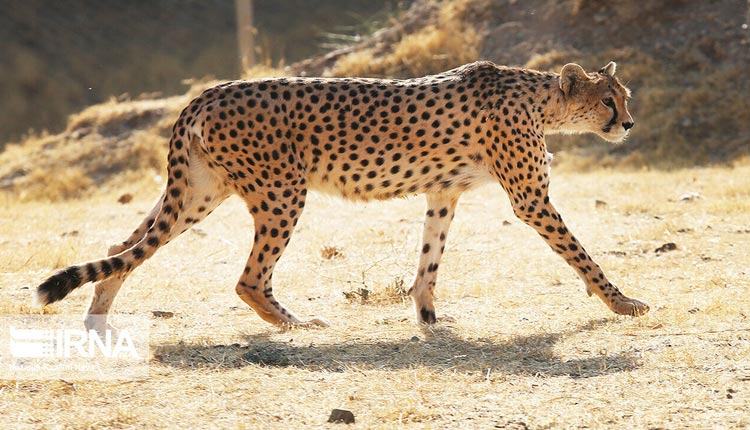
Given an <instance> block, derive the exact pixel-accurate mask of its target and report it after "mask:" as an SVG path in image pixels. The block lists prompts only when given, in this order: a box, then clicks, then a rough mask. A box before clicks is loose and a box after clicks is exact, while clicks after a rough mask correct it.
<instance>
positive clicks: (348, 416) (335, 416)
mask: <svg viewBox="0 0 750 430" xmlns="http://www.w3.org/2000/svg"><path fill="white" fill-rule="evenodd" d="M328 422H329V423H344V424H353V423H354V414H353V413H352V411H347V410H346V409H334V410H332V411H331V416H330V417H328Z"/></svg>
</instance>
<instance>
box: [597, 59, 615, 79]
mask: <svg viewBox="0 0 750 430" xmlns="http://www.w3.org/2000/svg"><path fill="white" fill-rule="evenodd" d="M616 70H617V64H615V62H614V61H610V62H609V63H607V65H606V66H604V67H602V68H601V69H600V70H599V73H601V74H602V75H608V76H614V75H615V71H616Z"/></svg>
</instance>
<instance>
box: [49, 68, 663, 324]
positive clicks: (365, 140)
mask: <svg viewBox="0 0 750 430" xmlns="http://www.w3.org/2000/svg"><path fill="white" fill-rule="evenodd" d="M629 95H630V93H629V91H628V89H627V88H625V87H624V86H623V85H622V84H621V83H620V81H619V80H618V79H617V78H616V77H615V63H612V62H610V63H609V64H607V65H606V66H605V67H603V68H602V69H601V70H599V71H597V72H594V73H586V72H585V71H584V70H583V68H582V67H581V66H579V65H577V64H567V65H565V66H564V67H563V68H562V70H561V71H560V74H555V73H543V72H538V71H534V70H526V69H519V68H508V67H501V66H496V65H495V64H493V63H490V62H476V63H472V64H467V65H464V66H462V67H458V68H456V69H453V70H449V71H447V72H444V73H441V74H438V75H433V76H426V77H423V78H416V79H408V80H387V79H359V78H343V79H323V78H281V79H259V80H252V81H235V82H229V83H226V84H223V85H219V86H217V87H214V88H211V89H208V90H206V91H205V92H203V94H201V95H200V96H199V97H198V98H196V99H194V100H193V101H192V102H190V104H189V105H188V106H187V107H186V108H185V109H184V110H183V111H182V113H181V114H180V117H179V118H178V119H177V122H176V123H175V125H174V127H173V131H172V137H171V140H170V142H169V157H168V162H169V165H168V182H167V187H166V190H165V192H164V195H163V196H162V198H161V199H160V200H159V202H158V203H157V204H156V206H155V207H154V208H153V210H152V211H151V213H150V214H149V215H148V216H147V217H146V219H145V220H144V221H143V222H142V223H141V225H140V226H138V228H137V229H136V230H135V231H134V232H133V234H132V235H131V236H130V237H129V238H128V239H127V240H126V241H125V242H123V243H121V244H119V245H115V246H112V247H110V249H109V252H108V257H107V258H104V259H101V260H96V261H91V262H88V263H82V264H79V265H76V266H71V267H68V268H66V269H64V270H61V271H59V272H58V273H56V274H54V275H53V276H51V277H50V278H49V279H47V280H46V281H45V282H44V283H42V284H41V285H40V286H39V287H38V288H37V299H38V302H39V303H41V304H42V305H46V304H48V303H53V302H56V301H58V300H61V299H62V298H64V297H65V296H66V295H68V293H70V292H71V291H73V290H74V289H76V288H78V287H80V286H81V285H83V284H85V283H87V282H94V281H100V282H99V283H98V284H97V285H96V287H95V291H94V296H93V299H92V301H91V305H90V307H89V309H88V313H87V317H86V324H87V326H88V327H89V328H90V329H91V328H95V329H100V328H101V327H98V325H99V324H102V320H103V319H102V318H97V316H106V314H107V313H108V311H109V308H110V306H111V304H112V301H113V300H114V298H115V296H116V294H117V292H118V290H119V288H120V285H121V284H122V282H123V281H124V279H125V278H126V277H127V276H128V274H130V272H132V271H133V269H135V268H136V267H138V266H139V265H140V264H141V263H143V261H145V260H146V259H147V258H149V257H151V256H152V255H153V254H154V253H155V252H156V250H157V249H159V247H161V246H162V245H164V244H166V243H167V242H169V241H170V240H172V239H174V238H175V237H177V236H178V235H180V234H181V233H183V232H184V231H185V230H187V229H189V228H190V227H191V226H193V225H194V224H196V223H197V222H199V221H201V220H202V219H203V218H204V217H206V215H208V214H209V213H210V212H211V211H212V210H213V209H215V208H216V207H217V206H218V205H219V204H220V203H221V202H222V201H224V200H225V199H226V198H227V197H228V196H229V195H230V194H232V193H237V194H239V195H240V196H241V197H242V198H243V199H244V200H245V202H246V203H247V207H248V208H249V210H250V213H251V214H252V216H253V219H254V226H255V237H254V244H253V249H252V252H251V253H250V257H249V259H248V261H247V265H246V266H245V269H244V271H243V273H242V275H241V277H240V280H239V282H238V283H237V287H236V291H237V294H238V295H239V296H240V297H241V298H242V300H243V301H244V302H245V303H247V304H248V305H249V306H250V307H251V308H253V309H254V310H255V312H257V313H258V315H259V316H260V317H261V318H263V319H264V320H266V321H268V322H271V323H274V324H282V325H301V326H311V325H325V323H324V322H323V321H321V320H317V319H316V320H311V321H307V322H303V321H301V320H299V319H298V318H297V317H295V316H294V315H293V314H292V313H291V312H289V311H287V310H286V309H285V308H284V307H283V306H282V305H281V304H280V303H279V302H278V301H276V300H275V299H274V296H273V290H272V286H271V276H272V274H273V269H274V266H275V265H276V262H277V261H278V259H279V258H280V257H281V255H282V253H283V252H284V248H285V247H286V245H287V243H288V242H289V239H290V237H291V235H292V232H293V230H294V226H295V225H296V224H297V220H298V219H299V217H300V215H301V214H302V210H303V209H304V207H305V198H306V197H307V191H308V190H317V191H320V192H323V193H328V194H333V195H337V196H340V197H343V198H345V199H350V200H362V201H366V200H373V199H378V200H384V199H391V198H394V197H402V196H409V195H414V194H425V195H426V196H427V214H426V218H425V224H424V233H423V238H422V242H423V245H422V246H421V247H420V253H419V267H418V270H417V276H416V280H415V281H414V284H413V286H412V287H411V289H410V290H409V294H410V295H411V297H412V299H413V301H414V306H415V309H416V314H417V320H418V321H420V322H424V323H434V322H435V320H436V318H435V307H434V305H433V300H432V297H433V289H434V287H435V282H436V279H437V269H438V265H439V263H440V257H441V255H442V253H443V248H444V246H445V241H446V237H447V234H448V228H449V226H450V223H451V220H452V219H453V214H454V210H455V208H456V203H457V201H458V198H459V196H460V195H461V193H463V192H464V191H466V190H468V189H470V188H473V187H476V186H478V185H481V184H484V183H487V182H493V181H494V182H499V183H500V185H501V186H502V188H503V189H504V190H505V192H506V193H507V194H508V196H509V197H510V200H511V202H512V204H513V210H514V212H515V214H516V216H518V218H520V219H521V220H523V221H524V222H525V223H526V224H528V225H529V226H530V227H532V228H533V229H534V230H536V231H537V232H538V233H539V235H541V236H542V238H543V239H544V240H545V241H546V242H547V244H549V246H550V247H551V248H552V249H553V250H554V251H555V252H557V253H558V254H560V255H561V256H562V257H563V258H564V259H565V261H567V262H568V264H569V265H570V266H571V267H572V268H573V269H574V270H575V271H576V272H577V273H578V275H579V276H580V277H581V279H583V282H584V283H585V284H586V291H587V292H588V294H589V295H592V294H596V295H597V296H598V297H599V298H600V299H601V300H602V301H603V302H604V303H605V304H606V305H607V306H609V308H610V309H611V310H612V311H614V312H615V313H617V314H623V315H636V316H637V315H642V314H644V313H646V312H647V311H648V309H649V308H648V305H646V304H645V303H643V302H641V301H638V300H635V299H630V298H628V297H626V296H624V295H623V294H622V293H620V291H619V290H618V289H617V288H616V287H615V286H614V285H612V284H611V283H610V282H609V281H608V280H607V278H606V277H605V275H604V273H603V272H602V270H601V268H599V265H597V264H596V263H595V262H594V261H593V260H592V259H591V257H590V256H589V254H588V253H587V252H586V251H585V250H584V248H583V246H581V244H580V243H579V242H578V240H576V238H575V237H574V236H573V234H572V233H571V232H570V231H569V230H568V228H567V227H566V226H565V223H564V222H563V220H562V218H561V216H560V214H558V212H557V211H556V210H555V208H554V206H553V205H552V203H551V202H550V200H549V197H548V185H549V163H550V159H551V155H550V154H549V153H548V152H547V150H546V145H545V136H546V135H548V134H553V133H584V132H591V133H595V134H597V135H599V136H601V137H602V138H604V139H606V140H609V141H612V142H619V141H622V140H623V139H624V138H625V137H626V136H627V134H628V131H629V130H630V128H631V127H633V118H632V117H631V116H630V113H628V109H627V99H628V98H629Z"/></svg>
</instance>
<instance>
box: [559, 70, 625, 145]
mask: <svg viewBox="0 0 750 430" xmlns="http://www.w3.org/2000/svg"><path fill="white" fill-rule="evenodd" d="M616 68H617V65H616V64H615V63H614V62H612V61H610V62H609V64H607V65H606V66H604V67H602V68H601V69H600V70H599V71H598V72H595V73H586V71H584V70H583V67H581V66H579V65H578V64H573V63H569V64H566V65H565V66H563V68H562V70H561V71H560V90H561V91H562V93H563V96H564V100H565V107H566V112H567V114H566V120H567V121H566V125H565V126H564V127H563V129H562V130H561V131H563V132H572V133H585V132H591V133H595V134H597V135H599V136H600V137H601V138H603V139H605V140H608V141H610V142H622V141H623V140H624V139H625V137H626V136H627V135H628V132H629V131H630V129H631V128H632V127H633V125H634V122H633V117H632V116H630V112H628V102H627V101H628V98H630V90H628V89H627V88H626V87H625V86H624V85H623V84H622V83H621V82H620V80H619V79H617V77H616V76H615V69H616Z"/></svg>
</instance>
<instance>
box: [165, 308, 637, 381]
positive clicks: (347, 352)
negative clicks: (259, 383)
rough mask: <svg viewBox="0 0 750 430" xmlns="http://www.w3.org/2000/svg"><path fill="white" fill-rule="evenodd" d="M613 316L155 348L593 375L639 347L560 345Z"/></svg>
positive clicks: (341, 368)
mask: <svg viewBox="0 0 750 430" xmlns="http://www.w3.org/2000/svg"><path fill="white" fill-rule="evenodd" d="M608 321H609V320H608V319H601V320H593V321H589V322H588V323H585V324H582V325H579V326H576V327H573V328H571V329H568V330H564V331H560V332H553V333H539V334H533V335H529V336H512V337H510V338H509V339H507V340H505V341H502V342H497V341H492V340H489V339H465V338H462V337H460V336H458V335H456V333H455V332H454V331H453V330H452V329H450V328H447V327H438V328H426V329H424V330H423V333H422V334H423V337H422V338H421V339H419V340H416V339H414V338H411V339H403V340H387V341H377V342H347V343H340V344H328V345H309V346H299V345H292V344H290V343H287V342H279V341H274V340H270V339H269V336H268V335H252V336H247V337H246V340H247V343H246V344H245V345H240V344H233V345H205V344H187V343H166V344H161V345H157V346H156V347H155V349H154V360H155V361H156V362H159V363H162V364H164V365H167V366H172V367H177V368H189V369H194V368H213V369H222V368H223V369H233V368H241V367H245V366H253V365H260V366H264V367H272V368H273V367H275V368H298V369H305V370H312V371H326V372H346V371H348V370H350V369H351V368H352V367H361V368H365V369H386V370H399V369H412V368H417V367H427V368H434V369H451V371H457V372H463V373H477V372H483V373H484V372H487V371H488V370H491V371H492V372H493V373H497V372H500V373H506V374H523V375H540V376H551V377H554V376H569V377H572V378H589V377H595V376H601V375H607V374H612V373H618V372H625V371H630V370H634V369H637V368H638V367H639V366H640V365H639V363H638V359H637V356H636V354H635V353H633V352H619V353H610V354H601V353H597V352H591V353H589V355H588V356H587V357H585V358H576V359H570V360H564V359H561V358H560V357H559V356H557V355H556V353H555V352H554V347H555V345H556V343H557V342H558V341H559V340H561V339H562V338H563V337H565V336H567V335H570V334H575V333H578V332H593V331H596V330H597V329H598V328H599V327H600V326H603V325H605V324H606V323H607V322H608Z"/></svg>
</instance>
